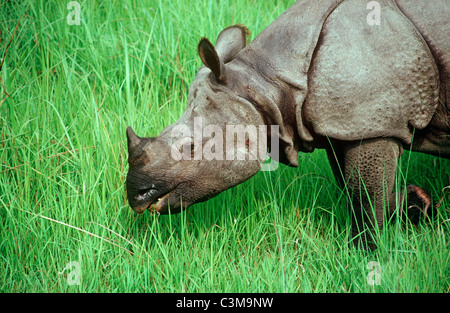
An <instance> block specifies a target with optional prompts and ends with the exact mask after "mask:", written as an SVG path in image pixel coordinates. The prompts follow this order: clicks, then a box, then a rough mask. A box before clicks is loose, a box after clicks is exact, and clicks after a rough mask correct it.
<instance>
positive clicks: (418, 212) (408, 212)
mask: <svg viewBox="0 0 450 313" xmlns="http://www.w3.org/2000/svg"><path fill="white" fill-rule="evenodd" d="M399 200H401V202H400V204H398V203H399ZM389 202H390V205H389V208H390V213H391V214H392V213H395V212H396V210H398V209H400V210H401V211H402V213H403V216H405V217H407V218H408V219H409V220H410V221H411V223H412V224H413V225H417V224H419V222H420V221H421V220H428V219H429V218H432V217H433V216H434V215H435V208H434V206H433V202H432V199H431V195H430V194H429V193H428V192H427V191H426V190H425V189H423V188H421V187H418V186H416V185H409V186H407V187H406V188H405V189H404V190H402V191H401V192H400V197H397V194H395V193H394V194H391V197H390V199H389Z"/></svg>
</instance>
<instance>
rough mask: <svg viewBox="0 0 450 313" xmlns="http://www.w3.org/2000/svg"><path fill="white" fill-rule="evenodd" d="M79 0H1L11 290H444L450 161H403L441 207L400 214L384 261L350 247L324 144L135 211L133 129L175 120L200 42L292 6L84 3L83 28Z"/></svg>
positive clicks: (7, 286) (151, 129) (256, 24)
mask: <svg viewBox="0 0 450 313" xmlns="http://www.w3.org/2000/svg"><path fill="white" fill-rule="evenodd" d="M68 2H69V1H5V0H3V1H1V0H0V30H1V42H0V57H1V58H2V59H3V64H2V68H1V71H0V78H1V84H2V87H1V88H2V90H1V92H0V95H1V96H0V291H1V292H448V291H449V289H450V245H449V240H450V234H449V226H450V221H449V219H450V197H449V196H448V193H447V195H445V191H446V190H447V191H448V189H444V188H445V187H446V186H448V185H449V181H450V179H449V177H450V162H449V160H444V159H438V158H434V157H430V156H425V155H421V154H415V153H408V152H405V154H404V155H403V157H402V159H401V162H400V165H399V175H398V187H399V188H400V187H402V186H405V185H407V184H410V183H415V184H417V185H420V186H422V187H424V188H426V189H428V190H429V191H430V192H431V193H432V195H433V197H434V198H435V200H437V201H439V200H440V199H443V201H442V203H441V205H440V210H439V213H440V214H439V215H438V217H437V218H436V219H434V220H433V221H432V222H430V223H422V224H420V225H419V226H418V227H414V226H412V225H411V224H410V223H408V222H406V223H405V222H402V221H401V219H400V218H394V219H393V220H392V221H391V222H390V223H389V224H388V225H387V226H386V227H385V228H384V229H383V230H382V231H380V233H379V236H380V238H381V240H380V245H379V247H378V249H377V250H376V251H374V252H369V251H363V250H359V249H356V248H355V246H354V245H353V244H352V242H351V236H350V233H351V232H350V215H349V213H348V211H347V206H346V200H345V197H344V193H343V192H341V191H340V190H339V188H338V187H337V185H336V182H335V180H334V178H333V175H332V172H331V168H330V166H329V165H328V162H327V159H326V154H325V152H324V151H320V150H317V151H315V152H314V153H312V154H300V155H299V163H300V166H299V167H298V168H288V167H286V166H283V165H280V167H279V168H278V169H277V170H276V171H273V172H260V173H258V174H257V175H256V176H255V177H253V178H252V179H250V180H249V181H247V182H246V183H244V184H242V185H239V186H237V187H235V188H233V189H231V190H228V191H226V192H224V193H222V194H220V195H219V196H218V197H216V198H214V199H212V200H210V201H208V202H205V203H201V204H198V205H196V206H194V207H192V208H190V209H189V210H188V211H187V212H183V213H181V214H178V215H169V216H155V215H151V214H149V213H148V212H147V213H145V214H142V215H137V214H136V213H134V212H133V211H131V209H130V208H129V206H128V203H127V200H126V190H125V177H126V173H127V169H128V164H127V151H126V139H125V129H126V126H128V125H131V126H133V128H134V129H135V130H136V132H137V134H139V135H141V136H144V135H145V136H156V135H157V134H158V133H159V132H160V131H161V130H162V129H163V128H164V127H165V126H167V125H169V124H171V123H173V122H175V121H176V120H177V119H178V117H179V116H180V115H181V113H182V112H183V111H184V108H185V106H186V103H187V90H188V86H189V84H190V82H191V81H192V80H193V78H194V75H195V73H196V71H197V69H198V68H199V67H200V63H201V61H200V60H199V58H198V56H197V55H196V46H197V43H198V40H199V39H200V38H201V37H202V36H207V37H208V38H210V39H211V41H212V42H213V43H214V42H215V38H216V36H217V34H218V33H219V32H220V30H222V29H223V28H225V27H226V26H228V25H230V24H234V23H243V24H246V25H247V26H248V27H249V29H250V32H251V34H252V35H251V37H252V38H254V37H255V36H256V35H257V34H258V33H259V32H261V31H262V30H263V29H264V28H265V27H266V26H267V25H268V24H270V22H272V21H273V20H274V19H275V18H276V17H277V16H279V15H280V14H281V13H282V12H283V11H284V10H285V9H286V8H287V7H289V6H290V5H291V4H292V3H293V2H294V1H293V0H290V1H282V0H279V1H255V0H221V1H214V0H207V1H199V0H149V1H129V0H125V1H78V3H79V4H80V8H81V11H80V25H76V24H75V25H69V24H70V23H71V22H69V23H68V21H67V16H68V14H69V13H71V12H74V11H73V10H74V9H67V3H68ZM11 38H12V40H11ZM10 40H11V42H10ZM6 50H7V53H5V52H6ZM5 54H6V56H5ZM70 262H72V263H70ZM74 262H75V263H74ZM371 262H377V263H371ZM374 264H375V265H374ZM378 274H379V275H378ZM374 277H379V278H380V281H379V284H369V283H368V280H367V278H374Z"/></svg>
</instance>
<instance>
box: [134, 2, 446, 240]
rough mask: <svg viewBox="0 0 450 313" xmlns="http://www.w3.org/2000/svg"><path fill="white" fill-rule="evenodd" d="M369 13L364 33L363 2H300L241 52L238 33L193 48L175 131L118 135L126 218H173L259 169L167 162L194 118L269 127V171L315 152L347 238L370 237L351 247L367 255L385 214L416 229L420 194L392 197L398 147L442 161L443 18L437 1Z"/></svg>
mask: <svg viewBox="0 0 450 313" xmlns="http://www.w3.org/2000/svg"><path fill="white" fill-rule="evenodd" d="M378 3H379V4H380V7H381V12H380V13H381V15H380V17H381V21H380V22H381V23H380V25H369V24H368V23H367V19H366V18H367V14H368V13H369V11H368V10H367V8H366V5H367V2H366V1H361V0H323V1H316V0H305V1H298V2H297V3H295V4H294V5H293V6H292V7H291V8H290V9H289V10H287V11H286V12H285V13H284V14H282V15H281V16H280V17H279V18H278V19H277V20H275V21H274V22H273V23H272V24H271V25H270V26H268V27H267V29H265V30H264V31H263V32H262V33H261V34H259V35H258V36H257V38H256V39H255V40H254V41H252V42H251V43H250V44H249V45H247V46H246V39H245V36H246V33H247V29H246V28H245V27H243V26H240V25H236V26H231V27H229V28H226V29H225V30H223V31H222V32H221V33H220V34H219V36H218V39H217V43H216V47H214V46H213V45H212V44H211V43H210V42H209V40H207V39H205V38H204V39H202V40H201V41H200V43H199V45H198V52H199V56H200V58H201V60H202V62H203V64H204V65H205V66H203V67H201V68H200V70H199V71H198V73H197V75H196V77H195V80H194V82H193V83H192V85H191V86H190V89H189V100H188V107H187V109H186V111H185V112H184V114H183V116H182V117H181V118H180V120H179V121H178V122H177V123H175V124H173V125H170V126H168V127H167V128H166V129H164V130H163V132H162V133H161V134H160V135H159V136H158V137H156V138H140V137H137V136H136V135H135V134H134V132H133V131H132V130H131V128H129V129H128V130H127V138H128V152H129V164H130V169H129V172H128V176H127V193H128V199H129V202H130V205H131V207H132V208H133V209H134V210H135V211H136V212H139V213H141V212H143V211H145V210H146V209H149V210H151V211H153V212H158V213H168V212H169V207H170V210H171V212H172V213H173V212H178V211H180V210H181V209H185V208H187V207H189V206H190V205H192V204H194V203H197V202H200V201H204V200H207V199H208V198H210V197H212V196H214V195H217V194H218V193H220V192H221V191H224V190H226V189H228V188H231V187H233V186H235V185H236V184H239V183H241V182H243V181H245V180H247V179H248V178H250V177H251V176H253V175H254V174H255V173H256V172H257V171H258V170H259V169H260V166H261V160H260V159H259V160H253V161H251V160H241V161H236V160H234V161H228V160H223V161H219V160H212V161H209V160H205V159H201V160H200V159H198V160H191V161H187V160H181V161H175V160H174V159H173V158H171V156H170V151H171V150H170V149H171V143H172V142H173V140H174V137H173V136H172V135H173V134H172V133H173V130H174V128H176V127H177V126H179V125H186V126H187V128H188V129H189V130H191V132H194V131H195V129H196V126H195V125H194V121H195V118H196V117H202V118H203V124H204V125H211V124H212V125H217V126H218V127H220V128H221V129H222V130H224V129H225V128H226V126H227V125H255V126H259V125H266V126H270V125H277V126H279V134H278V136H279V138H278V139H279V143H280V151H279V158H278V160H279V161H280V162H282V163H284V164H287V165H290V166H297V165H298V155H297V154H298V152H299V151H303V152H311V151H313V150H314V149H316V148H324V149H326V150H327V154H328V157H329V160H330V164H331V167H332V169H333V172H334V173H335V176H336V179H337V180H338V182H339V183H340V184H341V185H342V186H343V187H344V188H346V189H347V190H348V192H349V200H350V201H349V202H350V204H351V208H352V209H353V210H352V211H351V214H352V216H353V221H354V222H353V229H354V234H355V235H356V234H359V233H361V232H364V230H366V229H368V230H369V231H368V232H364V235H362V236H359V237H360V238H361V239H362V241H361V242H362V243H363V244H364V245H366V246H367V245H369V246H370V245H371V242H372V241H373V238H372V237H371V233H372V230H373V229H374V228H375V227H382V226H383V216H384V214H383V210H384V209H385V208H386V209H387V210H388V212H389V213H392V212H395V211H396V210H397V209H398V208H401V209H407V208H414V209H413V210H412V211H411V210H408V212H410V213H411V214H409V213H408V215H409V216H411V217H412V218H413V219H414V220H415V221H416V220H417V216H420V215H421V214H422V215H424V214H423V213H426V212H427V210H428V211H429V209H430V207H431V204H430V203H431V199H430V196H429V194H428V193H427V192H426V191H424V190H423V189H421V188H420V187H417V186H412V185H411V186H408V188H407V189H406V190H404V191H400V192H399V193H392V188H393V185H394V179H395V170H396V166H397V159H398V158H399V156H400V155H401V154H402V149H403V148H406V149H412V150H415V151H421V152H426V153H431V154H435V155H440V156H443V157H447V158H449V157H450V114H449V99H448V95H449V90H450V86H449V82H450V79H449V72H450V60H449V55H450V48H449V38H448V33H449V28H450V26H449V22H448V16H449V8H448V5H447V3H446V0H436V1H419V0H411V1H409V0H408V1H407V0H379V1H378ZM424 3H426V4H424ZM269 135H270V134H269ZM181 137H183V135H181ZM185 137H186V138H185V139H187V140H191V139H192V138H189V137H188V136H185ZM175 139H176V138H175ZM192 140H193V139H192ZM268 142H270V140H268ZM196 144H200V145H203V144H205V143H204V142H200V143H196ZM193 147H194V145H193ZM224 148H225V150H226V148H227V147H224ZM273 148H274V147H269V149H273ZM194 150H195V149H194ZM405 200H407V202H408V204H407V205H405V204H404V201H405Z"/></svg>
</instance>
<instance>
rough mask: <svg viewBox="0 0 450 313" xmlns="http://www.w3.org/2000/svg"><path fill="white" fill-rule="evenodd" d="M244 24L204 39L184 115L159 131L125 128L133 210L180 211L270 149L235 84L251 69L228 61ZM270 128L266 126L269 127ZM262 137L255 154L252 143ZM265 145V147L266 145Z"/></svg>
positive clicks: (245, 174)
mask: <svg viewBox="0 0 450 313" xmlns="http://www.w3.org/2000/svg"><path fill="white" fill-rule="evenodd" d="M247 32H248V31H247V29H246V28H245V27H243V26H238V25H236V26H232V27H229V28H226V29H225V30H223V31H222V32H221V33H220V34H219V36H218V38H217V43H216V47H214V46H213V45H212V44H211V43H210V42H209V40H208V39H206V38H203V39H201V41H200V43H199V45H198V54H199V56H200V58H201V60H202V62H203V64H204V65H205V66H202V67H201V68H200V70H199V71H198V73H197V74H196V77H195V79H194V81H193V83H192V84H191V86H190V88H189V96H188V106H187V109H186V110H185V112H184V113H183V115H182V116H181V118H180V119H179V120H178V121H177V122H176V123H174V124H172V125H170V126H168V127H166V128H165V129H164V130H163V131H162V132H161V134H160V135H159V136H158V137H155V138H141V137H138V136H137V135H136V134H135V133H134V131H133V130H132V129H131V127H128V128H127V132H126V134H127V142H128V163H129V171H128V175H127V179H126V186H127V197H128V201H129V204H130V206H131V208H132V209H133V210H134V211H136V212H138V213H142V212H144V211H145V210H147V209H148V210H150V211H151V212H157V213H159V214H167V213H168V212H169V208H170V212H171V213H178V212H180V211H181V210H183V209H186V208H187V207H189V206H191V205H192V204H194V203H197V202H202V201H205V200H207V199H209V198H211V197H213V196H215V195H217V194H219V193H220V192H222V191H224V190H226V189H228V188H231V187H233V186H235V185H237V184H240V183H242V182H243V181H245V180H247V179H248V178H250V177H251V176H253V175H254V174H256V173H257V172H258V171H259V170H260V168H261V164H262V163H263V162H264V159H265V157H266V154H267V147H266V148H265V149H264V148H261V147H263V146H264V143H267V139H268V136H269V135H270V134H268V132H267V131H266V132H265V130H266V129H265V128H264V127H261V126H265V124H264V120H263V118H262V116H261V114H260V113H259V112H258V110H257V109H256V108H255V106H254V104H252V103H251V101H250V100H249V99H248V97H247V98H246V96H245V95H247V93H246V91H245V87H243V85H242V84H241V83H240V82H242V81H245V80H246V79H250V78H249V77H246V75H248V74H247V73H246V71H243V70H242V68H241V66H242V65H241V64H232V63H234V62H231V61H232V60H233V59H234V57H235V56H236V54H237V53H238V52H239V51H240V50H242V49H243V48H244V47H245V45H246V33H247ZM269 132H270V130H269ZM257 142H259V143H261V142H262V143H263V144H262V145H260V146H259V147H260V148H261V149H260V151H259V152H258V153H256V155H255V153H254V151H256V150H255V149H254V148H255V145H256V144H257ZM264 150H265V151H264Z"/></svg>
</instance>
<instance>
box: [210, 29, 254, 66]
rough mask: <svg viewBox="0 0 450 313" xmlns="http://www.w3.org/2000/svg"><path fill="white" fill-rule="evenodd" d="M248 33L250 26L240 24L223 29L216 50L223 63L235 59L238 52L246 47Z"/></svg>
mask: <svg viewBox="0 0 450 313" xmlns="http://www.w3.org/2000/svg"><path fill="white" fill-rule="evenodd" d="M248 35H250V32H249V30H248V28H247V27H245V26H244V25H240V24H238V25H233V26H229V27H227V28H225V29H224V30H222V32H221V33H220V34H219V36H218V37H217V43H216V51H217V55H218V56H219V58H220V59H221V60H222V61H223V63H228V62H230V61H231V60H233V59H234V57H235V56H236V54H237V53H238V52H239V51H241V50H242V49H244V48H245V45H246V44H247V36H248Z"/></svg>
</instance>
